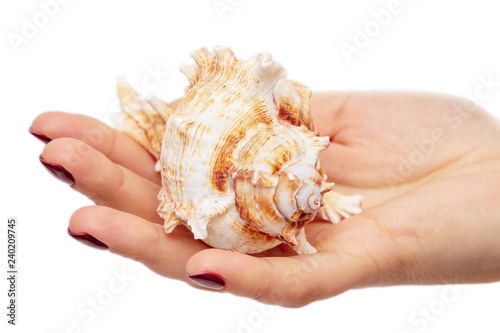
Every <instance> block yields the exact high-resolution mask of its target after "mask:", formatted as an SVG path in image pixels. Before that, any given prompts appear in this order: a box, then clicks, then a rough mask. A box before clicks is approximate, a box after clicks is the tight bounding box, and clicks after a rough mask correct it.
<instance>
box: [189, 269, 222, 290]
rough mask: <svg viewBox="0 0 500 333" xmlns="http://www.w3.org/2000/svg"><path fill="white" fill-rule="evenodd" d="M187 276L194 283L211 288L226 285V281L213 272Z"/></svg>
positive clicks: (220, 288)
mask: <svg viewBox="0 0 500 333" xmlns="http://www.w3.org/2000/svg"><path fill="white" fill-rule="evenodd" d="M188 278H189V279H190V280H191V281H193V282H194V283H196V284H198V285H200V286H202V287H205V288H208V289H212V290H222V289H224V287H225V286H226V282H224V280H223V279H222V278H221V277H220V276H218V275H215V274H210V273H204V274H196V275H189V276H188Z"/></svg>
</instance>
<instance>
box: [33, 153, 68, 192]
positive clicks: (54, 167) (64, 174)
mask: <svg viewBox="0 0 500 333" xmlns="http://www.w3.org/2000/svg"><path fill="white" fill-rule="evenodd" d="M40 162H41V163H42V164H43V166H44V167H46V168H47V170H49V171H50V173H51V174H53V175H54V176H55V177H56V178H58V179H60V180H62V181H63V182H65V183H66V184H69V185H73V184H74V183H75V178H73V176H72V175H71V174H70V173H69V172H68V171H67V170H66V169H64V168H63V167H62V166H61V165H59V164H53V163H49V162H45V161H44V160H43V159H42V156H40Z"/></svg>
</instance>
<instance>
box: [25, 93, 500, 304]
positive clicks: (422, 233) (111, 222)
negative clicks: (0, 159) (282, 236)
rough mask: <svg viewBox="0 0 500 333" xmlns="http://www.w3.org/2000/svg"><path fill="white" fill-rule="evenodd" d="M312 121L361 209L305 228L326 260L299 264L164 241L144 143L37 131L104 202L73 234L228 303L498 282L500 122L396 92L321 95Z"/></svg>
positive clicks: (58, 125)
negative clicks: (199, 284) (219, 290)
mask: <svg viewBox="0 0 500 333" xmlns="http://www.w3.org/2000/svg"><path fill="white" fill-rule="evenodd" d="M311 111H312V113H313V117H314V120H315V126H316V130H317V131H318V132H319V134H320V135H323V136H325V135H328V136H330V137H331V141H332V144H331V145H330V147H329V148H328V149H326V150H325V151H323V152H322V155H321V158H322V160H323V163H324V167H325V170H326V172H327V174H328V176H329V181H333V182H335V183H336V191H338V192H340V193H343V194H358V193H359V194H363V196H364V197H365V201H364V210H363V212H362V213H361V214H360V215H357V216H354V217H351V218H349V219H347V220H344V221H342V222H341V223H339V224H338V225H332V224H330V223H327V222H323V221H314V222H311V223H310V224H309V225H308V226H307V228H306V233H307V238H308V240H309V241H310V242H311V244H312V245H313V246H314V247H315V248H316V249H317V250H318V253H316V254H312V255H302V256H297V255H294V252H293V251H291V250H290V249H289V248H288V247H287V246H286V245H282V246H279V247H277V248H275V249H272V250H269V251H266V252H264V253H261V254H259V255H257V256H251V255H245V254H241V253H235V252H230V251H225V250H219V249H210V248H209V247H208V246H207V245H205V244H204V243H202V242H200V241H195V240H194V239H193V237H192V235H191V233H190V232H189V231H187V230H183V229H181V228H177V229H176V230H175V231H174V232H173V233H172V234H168V235H167V234H165V232H164V231H163V227H162V220H161V219H160V218H159V216H158V215H157V214H156V206H157V204H158V201H157V199H156V195H157V193H158V191H159V188H160V185H159V182H160V177H159V174H157V173H155V172H154V168H153V166H154V162H155V161H154V160H153V158H152V157H151V156H150V155H149V154H148V153H147V152H146V151H145V150H143V149H142V148H141V147H140V146H139V145H138V144H137V143H135V142H134V141H133V140H131V139H130V138H128V137H127V136H125V135H124V134H122V133H119V132H116V131H114V130H112V129H110V128H108V127H106V126H105V125H103V124H102V123H100V122H98V121H97V120H95V119H92V118H88V117H85V116H81V115H73V114H67V113H58V112H50V113H45V114H42V115H40V116H39V117H38V118H37V119H36V120H35V121H34V122H33V125H32V127H31V130H32V132H34V133H37V134H39V135H43V136H45V137H47V138H50V139H52V141H50V143H48V144H47V146H46V147H45V149H44V151H43V153H42V155H41V159H42V160H43V161H45V162H46V163H50V164H53V165H56V166H57V167H59V166H61V167H62V168H64V169H65V170H66V172H67V173H69V174H70V178H72V179H74V183H73V184H72V185H71V186H72V187H73V188H74V189H76V190H78V191H80V192H82V193H83V194H85V195H87V196H88V197H89V198H91V199H92V200H94V201H95V202H96V203H97V204H98V205H97V206H91V207H84V208H82V209H80V210H78V211H77V212H75V214H74V215H73V216H72V218H71V221H70V226H69V229H70V230H71V232H72V233H74V234H90V235H92V236H93V237H95V238H96V239H98V240H100V241H101V242H103V243H105V244H106V245H107V246H108V247H109V249H110V251H112V252H115V253H118V254H120V255H123V256H126V257H130V258H133V259H136V260H139V261H141V262H143V263H144V264H145V265H147V266H148V267H150V268H151V269H152V270H153V271H155V272H157V273H159V274H161V275H164V276H166V277H172V278H177V279H183V280H186V281H190V280H188V279H187V275H199V274H205V273H208V274H212V275H215V276H219V277H221V280H222V281H223V282H221V281H219V282H221V283H223V284H225V287H224V290H225V291H227V292H231V293H234V294H236V295H241V296H247V297H251V298H254V299H257V300H259V301H262V302H266V303H274V304H280V305H284V306H302V305H305V304H307V303H310V302H312V301H315V300H318V299H323V298H327V297H331V296H334V295H336V294H339V293H341V292H343V291H346V290H348V289H351V288H356V287H363V286H373V285H392V284H402V283H450V282H487V281H497V280H499V279H500V247H499V246H498V240H499V239H500V207H499V206H498V204H497V202H498V199H499V198H500V189H499V186H498V185H499V183H500V125H499V124H498V122H497V120H496V119H495V118H493V117H491V116H490V115H489V114H487V113H486V112H484V111H482V110H481V109H479V108H478V107H475V106H473V105H471V104H470V103H468V102H465V101H462V100H460V99H457V98H453V97H448V96H442V95H431V94H421V93H402V92H398V93H389V92H385V93H317V94H313V98H312V99H311ZM70 182H71V181H70ZM194 280H195V281H196V279H194Z"/></svg>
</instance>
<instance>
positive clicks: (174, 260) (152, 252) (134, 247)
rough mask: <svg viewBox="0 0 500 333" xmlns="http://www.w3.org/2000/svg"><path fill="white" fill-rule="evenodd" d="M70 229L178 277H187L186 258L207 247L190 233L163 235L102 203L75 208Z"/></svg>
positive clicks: (150, 224)
mask: <svg viewBox="0 0 500 333" xmlns="http://www.w3.org/2000/svg"><path fill="white" fill-rule="evenodd" d="M69 230H70V232H71V233H72V234H76V235H82V234H83V235H86V234H88V235H92V236H93V237H94V238H96V239H97V240H99V241H100V242H102V243H104V244H106V245H107V246H108V248H109V250H110V251H111V252H113V253H116V254H119V255H121V256H124V257H127V258H131V259H134V260H137V261H139V262H141V263H143V264H144V265H146V266H147V267H149V268H150V269H151V270H153V271H155V272H156V273H158V274H160V275H163V276H166V277H171V278H175V279H181V280H186V269H185V264H186V261H187V260H188V258H189V257H191V256H192V255H194V254H195V253H197V252H198V251H201V250H203V249H206V248H207V245H205V244H204V243H202V242H200V241H196V240H194V239H193V235H192V234H191V233H189V232H184V231H182V230H174V231H173V232H172V233H171V234H166V233H165V231H164V229H163V227H162V226H160V225H157V224H153V223H148V221H146V220H144V219H141V218H140V217H138V216H135V215H132V214H128V213H124V212H120V211H117V210H114V209H112V208H109V207H102V206H92V207H84V208H81V209H79V210H77V211H76V212H75V213H74V214H73V215H72V216H71V219H70V224H69Z"/></svg>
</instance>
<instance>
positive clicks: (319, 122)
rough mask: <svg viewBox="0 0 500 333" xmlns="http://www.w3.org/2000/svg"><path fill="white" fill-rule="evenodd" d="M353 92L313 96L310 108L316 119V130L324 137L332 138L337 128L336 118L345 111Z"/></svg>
mask: <svg viewBox="0 0 500 333" xmlns="http://www.w3.org/2000/svg"><path fill="white" fill-rule="evenodd" d="M351 95H352V93H351V92H340V91H336V92H332V91H325V92H314V93H313V94H312V95H311V100H310V107H311V114H312V117H313V119H314V127H315V130H316V131H317V132H318V133H319V135H322V136H330V137H332V136H333V134H334V133H335V130H336V128H337V124H336V121H335V119H336V117H337V115H338V114H340V113H342V112H343V111H344V108H345V106H346V104H347V102H348V101H349V99H350V97H351Z"/></svg>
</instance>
